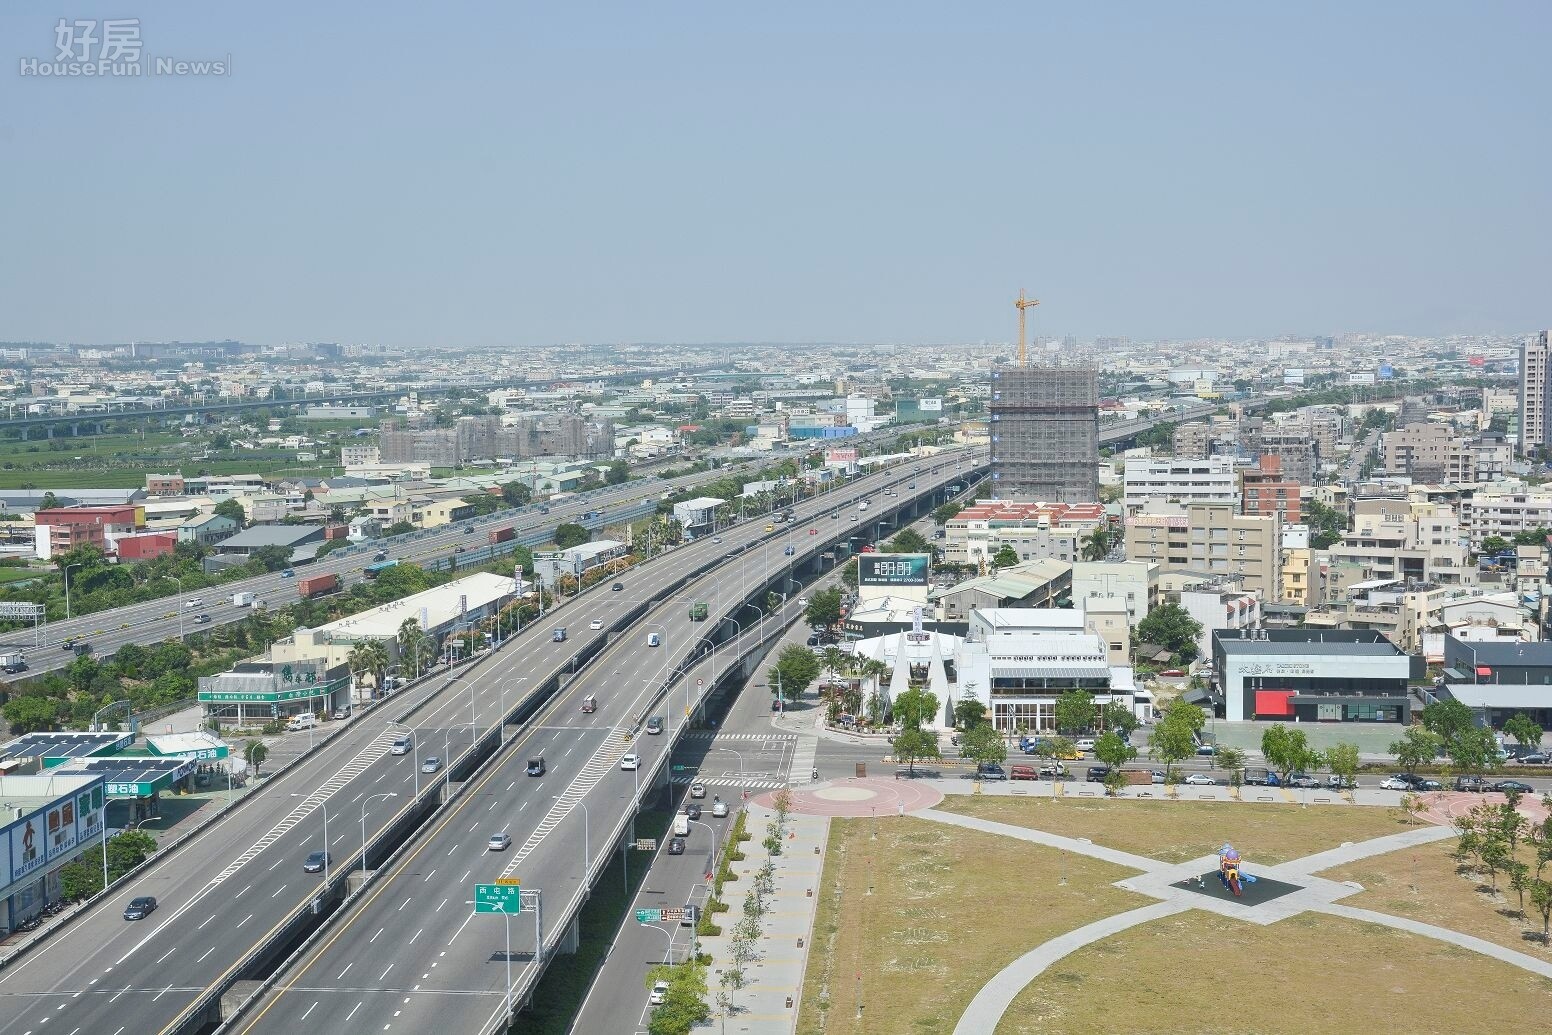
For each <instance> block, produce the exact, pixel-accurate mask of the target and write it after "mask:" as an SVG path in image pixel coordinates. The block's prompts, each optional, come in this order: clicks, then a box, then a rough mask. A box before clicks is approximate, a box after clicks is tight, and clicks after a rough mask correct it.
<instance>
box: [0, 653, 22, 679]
mask: <svg viewBox="0 0 1552 1035" xmlns="http://www.w3.org/2000/svg"><path fill="white" fill-rule="evenodd" d="M0 669H3V670H4V671H5V673H6V674H7V675H15V674H16V673H17V672H25V671H27V659H26V658H24V657H22V652H21V651H19V650H12V651H6V652H5V653H4V654H0Z"/></svg>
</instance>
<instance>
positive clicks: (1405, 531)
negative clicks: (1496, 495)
mask: <svg viewBox="0 0 1552 1035" xmlns="http://www.w3.org/2000/svg"><path fill="white" fill-rule="evenodd" d="M1354 511H1355V513H1354V515H1353V528H1352V531H1350V532H1346V533H1344V534H1343V536H1342V539H1341V541H1340V542H1338V543H1335V544H1333V545H1332V546H1331V547H1330V549H1328V550H1327V551H1326V552H1325V553H1326V557H1327V559H1328V560H1329V562H1330V563H1331V564H1333V565H1354V566H1356V568H1357V569H1358V570H1359V571H1360V572H1361V579H1360V581H1363V582H1369V581H1375V580H1385V581H1399V582H1418V583H1430V584H1435V585H1441V586H1466V585H1474V584H1475V583H1476V578H1477V575H1476V569H1475V568H1474V567H1473V566H1471V564H1470V563H1469V555H1468V552H1467V550H1466V549H1465V547H1463V546H1462V545H1461V536H1462V533H1461V526H1460V519H1459V518H1457V517H1456V515H1455V511H1454V509H1453V508H1451V507H1449V506H1446V505H1443V504H1435V503H1419V502H1412V501H1408V500H1391V499H1365V500H1358V501H1357V502H1356V503H1355V504H1354Z"/></svg>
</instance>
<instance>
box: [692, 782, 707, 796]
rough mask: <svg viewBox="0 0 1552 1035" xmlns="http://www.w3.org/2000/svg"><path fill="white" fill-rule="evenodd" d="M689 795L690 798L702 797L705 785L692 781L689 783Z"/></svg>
mask: <svg viewBox="0 0 1552 1035" xmlns="http://www.w3.org/2000/svg"><path fill="white" fill-rule="evenodd" d="M690 797H692V798H704V797H706V785H705V784H703V783H692V784H690Z"/></svg>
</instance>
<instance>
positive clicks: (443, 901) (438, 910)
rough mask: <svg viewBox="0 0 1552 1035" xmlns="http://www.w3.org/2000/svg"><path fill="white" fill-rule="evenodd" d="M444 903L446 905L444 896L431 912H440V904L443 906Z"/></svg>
mask: <svg viewBox="0 0 1552 1035" xmlns="http://www.w3.org/2000/svg"><path fill="white" fill-rule="evenodd" d="M445 905H447V899H445V898H444V899H443V900H442V901H441V903H439V904H438V905H437V907H436V908H435V909H433V910H432V912H433V913H440V912H441V911H442V906H445Z"/></svg>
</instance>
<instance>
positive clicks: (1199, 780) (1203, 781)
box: [1186, 773, 1217, 787]
mask: <svg viewBox="0 0 1552 1035" xmlns="http://www.w3.org/2000/svg"><path fill="white" fill-rule="evenodd" d="M1186 783H1189V784H1192V785H1193V786H1197V787H1211V786H1212V785H1213V784H1215V783H1217V781H1216V780H1214V779H1213V778H1212V777H1210V776H1208V775H1207V774H1206V773H1187V774H1186Z"/></svg>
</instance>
